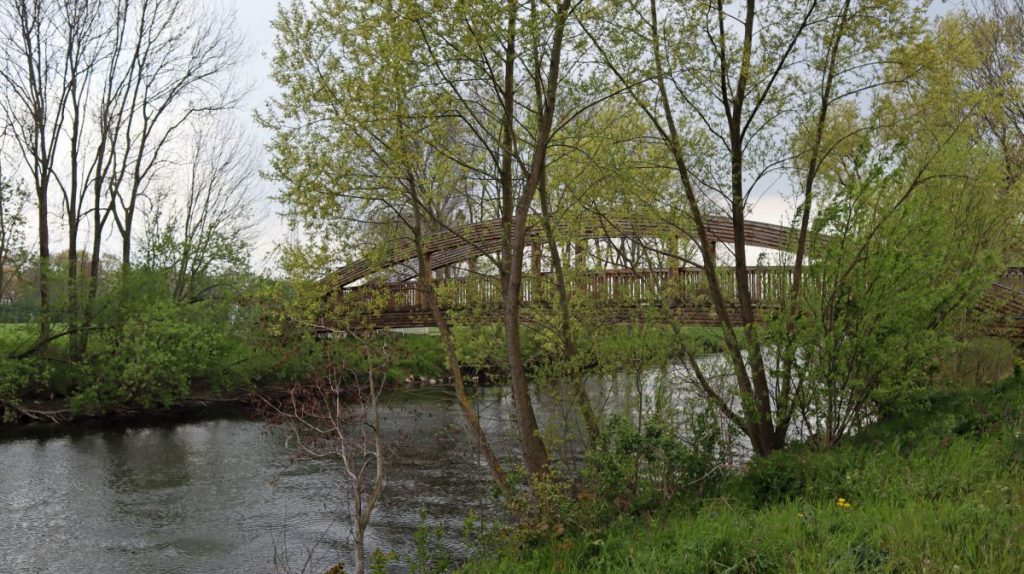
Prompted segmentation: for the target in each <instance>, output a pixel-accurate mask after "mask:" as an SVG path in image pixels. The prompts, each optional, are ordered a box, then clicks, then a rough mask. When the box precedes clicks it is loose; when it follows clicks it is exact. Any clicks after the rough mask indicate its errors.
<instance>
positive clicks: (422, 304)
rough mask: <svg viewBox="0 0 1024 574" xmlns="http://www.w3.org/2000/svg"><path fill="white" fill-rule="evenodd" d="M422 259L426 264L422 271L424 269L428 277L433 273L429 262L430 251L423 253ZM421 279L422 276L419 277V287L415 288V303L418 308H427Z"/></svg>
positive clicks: (425, 293)
mask: <svg viewBox="0 0 1024 574" xmlns="http://www.w3.org/2000/svg"><path fill="white" fill-rule="evenodd" d="M423 259H424V262H425V263H426V266H427V268H426V269H424V270H423V271H424V273H425V275H426V277H427V278H430V277H432V275H433V273H434V266H433V264H431V262H430V252H429V251H428V252H427V253H424V254H423ZM423 279H424V278H423V277H420V288H419V289H417V290H416V303H417V305H418V306H419V308H420V309H426V308H427V292H426V291H425V288H426V286H425V285H424V284H423Z"/></svg>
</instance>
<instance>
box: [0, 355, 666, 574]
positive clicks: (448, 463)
mask: <svg viewBox="0 0 1024 574" xmlns="http://www.w3.org/2000/svg"><path fill="white" fill-rule="evenodd" d="M663 374H664V373H663V372H660V371H645V372H643V373H641V372H639V371H638V372H636V373H635V374H634V376H633V377H630V376H627V375H621V374H620V375H619V376H616V377H610V378H593V379H591V380H589V381H588V385H587V386H588V390H589V392H590V395H591V399H592V401H593V402H594V405H595V407H596V408H597V409H598V410H599V411H602V412H605V413H608V412H613V411H615V410H617V409H620V408H621V407H622V406H623V405H625V404H627V402H629V401H634V403H633V404H634V406H635V405H636V403H635V401H636V398H637V397H645V396H646V398H644V399H643V401H642V404H645V405H647V406H645V408H649V405H650V404H653V402H654V401H653V400H652V399H651V393H652V389H653V385H654V384H655V381H656V380H658V379H659V377H660V376H661V375H663ZM678 393H680V394H679V395H678V396H677V397H675V398H674V399H673V402H682V401H683V400H684V398H685V397H684V395H685V394H686V392H685V391H684V390H679V391H678ZM508 395H509V393H508V389H506V388H502V387H491V388H485V389H481V390H479V391H478V392H476V393H475V394H474V396H473V401H474V406H475V408H476V409H477V411H478V414H479V415H480V418H481V422H482V424H483V426H484V427H485V430H486V432H487V434H488V436H489V437H490V438H491V441H492V443H493V444H494V446H495V450H496V451H497V452H499V453H500V454H502V455H503V456H504V457H505V458H506V460H509V461H511V462H513V463H514V462H516V461H517V460H518V456H517V454H516V446H515V445H516V441H515V439H514V424H513V422H512V421H511V417H510V411H511V399H510V398H509V396H508ZM567 395H568V393H563V394H561V395H559V394H557V393H547V394H545V393H542V392H537V393H536V397H535V398H536V399H537V401H538V402H537V403H535V406H536V407H537V408H538V416H539V418H540V419H541V423H542V426H543V427H545V428H547V429H548V431H549V432H551V430H552V429H557V430H556V431H555V435H556V436H557V438H558V440H552V441H551V442H550V446H551V448H552V449H553V454H554V455H555V456H556V457H558V458H559V459H560V460H561V461H562V462H563V463H564V464H565V465H566V466H567V467H568V469H569V471H570V472H571V471H572V469H573V468H572V465H574V464H577V463H578V462H579V456H578V455H579V448H578V444H579V443H578V442H577V441H574V440H573V439H572V438H571V437H573V436H576V437H578V436H580V435H581V434H582V429H581V428H580V427H579V423H578V421H575V420H574V419H575V418H576V417H574V414H573V413H574V412H575V408H574V407H573V406H572V405H571V404H570V402H569V401H567V400H565V399H563V400H562V401H561V402H560V401H559V400H556V399H555V397H556V396H562V397H565V396H567ZM540 397H546V398H540ZM383 411H384V412H383V416H384V423H383V427H384V429H385V435H386V440H387V443H388V444H389V445H390V447H391V451H390V453H389V455H388V457H387V468H388V479H389V480H388V485H387V488H386V490H385V493H384V497H383V499H382V500H381V502H380V504H379V506H378V509H377V511H376V512H375V513H374V515H373V520H372V523H371V526H370V529H369V530H368V532H367V548H368V550H372V549H374V548H380V549H382V550H384V551H392V550H393V551H395V552H396V553H397V554H398V556H399V558H400V560H399V563H398V564H396V565H395V566H394V567H393V568H392V569H391V571H394V572H404V571H406V569H407V565H408V561H409V557H410V556H411V555H412V554H413V553H414V550H415V546H414V544H413V534H414V533H415V532H416V529H417V528H418V527H419V526H420V525H421V523H422V520H423V518H422V517H425V519H426V523H427V524H429V525H431V526H436V525H444V526H445V536H444V538H443V540H442V541H441V543H442V544H443V546H444V547H445V548H446V549H447V550H448V551H449V552H450V553H451V555H452V556H453V557H454V558H456V559H462V558H465V557H466V556H467V555H469V554H470V552H471V549H470V548H468V547H467V546H466V545H465V543H464V539H463V532H462V525H463V522H464V519H465V518H466V516H467V515H468V514H469V513H471V512H472V513H473V514H475V515H477V516H484V517H495V516H497V514H496V513H497V512H498V508H497V505H496V504H495V502H494V498H493V488H492V484H491V481H490V478H489V475H488V472H487V469H486V466H485V465H484V463H483V461H482V459H481V458H480V456H479V449H477V448H476V445H474V444H473V441H472V440H470V439H469V438H468V435H467V434H466V431H465V427H464V421H463V416H462V413H461V411H460V410H459V409H458V407H457V405H456V404H455V402H454V400H453V399H452V397H451V392H450V391H449V390H444V389H437V388H427V389H419V390H410V391H402V392H400V393H395V394H393V395H390V396H389V397H388V401H387V406H386V407H385V408H384V409H383ZM285 439H286V437H285V436H284V434H283V432H282V431H281V430H275V429H274V428H273V427H270V426H268V425H267V424H266V423H264V422H260V421H258V420H252V419H247V418H242V417H238V416H236V417H228V418H217V419H209V420H198V421H191V422H188V421H177V422H174V423H168V424H160V425H149V426H130V425H116V426H104V427H98V428H97V427H95V426H93V427H90V428H82V427H77V428H76V427H71V428H63V429H60V430H59V431H58V432H57V433H56V434H54V433H53V432H49V433H45V434H44V433H40V432H35V431H26V430H25V429H21V430H18V431H16V433H13V434H12V433H10V432H8V434H7V435H0V574H8V573H11V574H49V573H52V574H70V573H79V572H81V573H93V572H95V573H103V574H117V573H126V574H149V573H190V574H191V573H221V572H223V573H248V572H289V571H290V572H303V571H305V572H313V573H318V574H319V573H321V572H324V571H325V570H326V569H327V568H329V567H330V566H331V565H334V564H336V563H339V562H342V563H346V564H349V565H350V554H351V530H350V528H351V527H350V520H349V515H348V508H349V506H348V491H347V490H346V489H345V488H344V486H343V483H341V469H340V467H339V465H338V464H337V463H335V462H330V461H313V460H293V458H294V457H293V454H294V452H295V451H294V448H292V447H289V446H288V445H287V444H286V440H285ZM564 439H568V440H564ZM307 559H308V561H307ZM304 567H305V570H303V568H304Z"/></svg>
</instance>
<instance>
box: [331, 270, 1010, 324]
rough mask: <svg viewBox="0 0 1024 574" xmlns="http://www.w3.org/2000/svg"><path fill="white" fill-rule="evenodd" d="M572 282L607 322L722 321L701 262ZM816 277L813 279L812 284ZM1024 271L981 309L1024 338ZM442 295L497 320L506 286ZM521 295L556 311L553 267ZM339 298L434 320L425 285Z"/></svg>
mask: <svg viewBox="0 0 1024 574" xmlns="http://www.w3.org/2000/svg"><path fill="white" fill-rule="evenodd" d="M718 273H719V281H720V283H721V284H722V285H723V286H724V287H725V296H726V299H727V303H728V304H729V306H730V307H729V309H730V316H729V321H730V323H732V324H739V323H740V316H739V310H738V307H737V306H736V294H735V270H734V269H732V268H728V267H722V268H719V270H718ZM748 273H749V279H750V281H749V283H750V289H751V298H752V300H753V303H754V306H755V312H756V314H757V319H758V320H764V319H767V318H769V317H770V316H771V315H772V313H773V312H774V311H775V310H777V309H779V308H780V302H781V301H783V300H784V299H783V298H784V297H785V295H786V293H787V291H788V290H789V289H790V286H791V282H792V268H789V267H754V268H751V269H749V270H748ZM568 279H569V282H570V289H571V290H572V292H573V294H574V303H573V304H574V305H577V306H580V307H586V306H588V305H589V306H590V307H591V308H592V309H594V310H595V311H596V312H597V313H599V314H600V316H601V320H603V321H605V322H621V321H627V320H634V319H635V318H637V317H638V316H640V315H641V314H642V315H644V316H645V318H646V319H647V320H657V321H664V322H675V323H680V324H686V325H709V326H710V325H718V324H719V319H718V317H717V316H716V315H715V313H714V311H713V309H712V306H711V301H710V297H709V296H708V292H707V287H706V279H705V277H704V275H703V271H702V270H701V269H697V268H681V269H650V270H643V271H637V272H634V271H631V270H606V271H586V272H574V271H570V272H569V275H568ZM813 283H814V280H813V278H810V280H809V284H810V285H809V286H813ZM1022 285H1024V272H1022V270H1020V269H1017V268H1013V269H1010V270H1008V271H1007V272H1006V273H1005V274H1004V276H1003V277H1002V278H1001V279H1000V280H999V281H997V282H995V283H993V286H992V288H991V289H989V291H988V292H987V293H986V294H985V296H984V297H983V298H982V300H981V301H980V302H979V304H978V305H977V311H978V312H981V313H984V314H985V315H986V316H987V319H988V327H987V328H988V331H989V333H991V334H993V335H997V336H1001V337H1006V338H1010V339H1015V340H1024V291H1022V290H1021V288H1020V287H1021V286H1022ZM436 292H437V295H438V302H439V304H440V306H441V309H442V311H443V312H445V313H446V314H448V315H455V314H460V313H461V314H464V315H465V316H466V317H472V319H473V320H475V321H498V320H500V312H501V304H502V301H501V286H500V284H499V282H498V279H497V278H496V277H493V276H482V275H481V276H469V277H458V278H451V279H439V280H437V282H436ZM522 301H523V303H524V308H525V309H526V310H527V312H526V313H525V314H524V319H525V320H526V321H530V320H535V319H537V318H539V317H543V316H544V315H545V314H546V313H547V312H548V310H551V312H553V309H554V304H555V302H556V301H557V293H556V291H555V286H554V283H553V277H552V276H551V274H547V273H545V274H530V275H527V276H525V277H524V283H523V290H522ZM336 303H337V304H341V305H344V306H347V307H352V308H359V309H361V310H362V311H361V315H362V316H363V317H365V320H366V321H367V322H369V323H371V324H372V325H374V326H375V327H378V328H406V327H425V326H433V325H434V320H433V317H432V316H431V313H430V310H429V309H428V307H427V305H426V301H425V298H424V296H423V293H422V290H421V289H420V284H419V283H417V282H414V281H403V282H396V283H389V284H384V285H380V286H376V287H374V286H364V287H356V288H348V289H343V290H341V291H340V292H339V296H338V298H337V299H336Z"/></svg>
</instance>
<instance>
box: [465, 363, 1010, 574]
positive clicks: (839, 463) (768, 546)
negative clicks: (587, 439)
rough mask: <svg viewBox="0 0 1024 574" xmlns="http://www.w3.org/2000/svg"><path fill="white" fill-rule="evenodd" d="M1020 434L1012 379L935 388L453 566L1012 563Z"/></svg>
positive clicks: (977, 566)
mask: <svg viewBox="0 0 1024 574" xmlns="http://www.w3.org/2000/svg"><path fill="white" fill-rule="evenodd" d="M1022 435H1024V381H1022V380H1021V379H1019V378H1013V379H1009V380H1007V381H1004V382H1003V383H1001V384H999V385H994V386H988V387H985V388H977V387H971V388H951V389H942V390H939V391H935V392H933V393H932V394H931V395H930V396H929V400H927V401H924V402H922V403H921V404H919V405H918V406H917V407H915V408H913V409H910V410H907V411H906V412H904V413H903V414H900V415H898V416H894V417H892V418H890V419H887V420H884V421H881V422H878V423H876V424H874V425H872V426H871V427H869V428H868V429H866V430H865V431H864V432H862V433H861V434H859V435H858V436H856V437H854V438H853V439H851V440H850V441H849V443H848V444H844V445H842V446H840V447H837V448H834V449H831V450H828V451H823V452H822V451H815V450H813V449H810V448H793V449H792V450H791V451H790V452H781V453H775V454H773V455H771V456H769V457H763V458H760V459H758V460H756V461H755V462H753V463H752V464H751V465H750V467H749V468H748V471H747V472H745V473H742V474H739V475H737V476H735V477H734V478H731V479H728V480H726V481H725V482H724V483H723V485H722V486H721V488H720V489H718V490H717V491H716V492H717V493H718V496H717V497H715V498H711V499H709V500H708V501H706V502H705V503H703V504H701V505H699V506H698V507H697V508H696V509H695V510H693V509H687V508H685V507H683V508H680V507H674V508H669V509H666V511H662V512H660V513H657V514H654V515H653V516H649V517H648V516H641V517H629V518H624V519H620V520H617V521H614V522H610V523H609V524H608V525H607V527H606V528H603V529H601V530H599V531H591V532H585V533H580V534H577V535H573V536H570V537H568V538H563V539H561V540H557V541H548V542H543V543H541V544H539V545H537V546H533V547H529V548H527V549H525V550H522V551H517V552H505V553H503V554H501V555H498V556H492V557H488V558H484V559H482V560H480V561H477V562H473V563H470V564H468V565H467V566H466V567H465V568H464V571H466V572H488V573H507V572H531V573H533V572H609V573H611V572H638V573H639V572H682V573H691V572H692V573H709V572H806V573H815V574H817V573H828V574H840V573H851V574H852V573H865V572H871V573H876V572H877V573H883V572H884V573H895V572H911V571H928V572H965V573H966V572H978V573H982V572H1014V571H1017V570H1018V569H1019V565H1020V564H1021V563H1022V561H1024V554H1022V550H1021V547H1020V545H1019V544H1017V543H1016V541H1017V540H1018V539H1019V538H1020V536H1022V535H1024V527H1022V526H1021V525H1022V524H1024V464H1022V463H1024V439H1022V438H1021V437H1022ZM840 498H842V499H843V500H844V501H845V503H846V504H848V506H844V505H841V504H837V502H838V499H840Z"/></svg>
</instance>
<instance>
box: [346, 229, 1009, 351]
mask: <svg viewBox="0 0 1024 574" xmlns="http://www.w3.org/2000/svg"><path fill="white" fill-rule="evenodd" d="M742 227H743V238H744V240H745V244H746V246H747V248H748V250H747V253H748V261H749V260H750V259H751V254H752V252H753V253H754V254H756V253H758V252H764V250H770V251H775V252H790V251H792V246H793V245H794V244H795V230H794V229H792V228H789V227H785V226H780V225H774V224H770V223H763V222H757V221H750V220H747V221H744V222H743V226H742ZM553 231H554V234H555V236H556V237H572V240H571V241H569V242H567V243H559V246H558V250H559V255H560V257H561V259H562V263H563V268H564V269H566V270H567V272H566V278H567V282H568V283H569V286H570V289H571V291H572V292H573V294H574V297H576V298H577V299H574V301H579V299H578V298H579V297H581V296H583V297H586V300H587V301H586V302H587V303H589V304H591V305H592V306H593V307H594V308H597V309H599V312H600V313H602V315H603V316H604V317H605V318H606V319H607V320H609V321H618V320H624V319H628V318H632V317H635V316H637V313H638V312H639V311H643V310H646V311H649V313H648V314H647V316H648V317H654V318H656V319H658V320H663V321H666V322H680V323H684V324H692V325H718V324H719V318H718V317H717V316H716V314H715V313H714V310H713V309H712V306H711V304H710V298H709V296H708V292H707V286H706V285H707V279H706V278H705V276H704V270H703V268H702V267H701V266H700V265H702V264H703V262H701V261H699V256H696V255H694V253H695V250H694V249H693V245H694V244H695V234H694V233H693V232H692V231H690V230H685V229H682V228H679V227H675V226H671V225H667V224H660V223H649V224H638V223H636V222H635V221H628V220H624V219H602V220H596V219H595V220H593V221H586V222H579V221H575V222H571V223H561V224H558V225H557V226H556V228H555V229H554V230H553ZM706 231H707V234H708V239H709V240H710V241H711V242H713V243H714V244H716V245H722V244H724V246H723V248H721V249H718V251H719V252H724V253H728V252H730V249H729V245H733V244H735V240H736V233H735V230H734V226H733V222H732V220H731V219H730V218H727V217H710V218H708V219H707V222H706ZM527 233H528V236H527V246H528V247H527V251H528V254H527V256H526V261H527V264H528V265H529V270H528V271H524V276H523V288H522V300H523V303H524V306H525V307H526V308H528V309H531V311H536V310H537V309H536V308H540V310H541V311H540V314H543V313H544V311H545V310H546V309H553V308H554V305H555V303H556V302H557V294H556V291H555V282H554V276H553V274H552V273H551V272H550V249H549V247H548V242H547V240H546V235H545V233H544V230H543V229H542V228H541V227H540V225H533V226H531V227H529V228H528V230H527ZM502 237H503V233H502V222H501V221H500V220H489V221H484V222H481V223H476V224H472V225H466V226H462V227H459V228H457V229H451V230H446V231H443V232H440V233H435V234H432V235H430V236H428V237H426V238H425V239H424V241H423V250H424V253H425V256H426V260H427V264H428V266H429V267H430V269H431V271H432V273H433V274H434V279H435V280H434V283H435V290H436V292H437V294H438V301H439V304H440V306H441V308H442V310H443V311H444V312H446V313H452V312H460V311H467V312H468V311H470V310H471V311H472V314H473V317H474V318H476V319H481V318H483V319H488V318H490V319H493V320H497V319H498V318H499V317H500V315H499V313H500V309H501V286H500V282H499V279H498V276H497V271H496V268H495V267H494V266H493V264H492V263H491V261H492V258H493V257H495V256H496V254H498V253H500V251H501V249H502ZM816 240H817V241H827V238H817V239H816ZM751 248H754V249H751ZM688 253H689V254H690V256H689V257H688V256H687V255H688ZM694 258H696V260H694ZM769 259H770V258H769ZM680 261H686V262H687V263H688V264H687V265H683V266H680V265H679V262H680ZM417 268H418V265H417V263H416V247H415V244H414V243H413V242H412V241H411V240H408V239H402V240H397V241H395V242H393V243H392V244H391V246H390V247H389V248H387V249H385V250H383V251H382V252H380V253H375V254H374V256H372V257H367V258H365V259H361V260H359V261H356V262H354V263H352V264H350V265H347V266H345V267H341V268H339V269H336V270H335V271H334V272H333V273H332V274H331V275H330V277H329V280H330V283H331V285H332V288H333V289H334V293H335V297H334V301H335V304H341V305H345V304H346V303H347V304H349V305H351V304H352V303H355V302H357V301H363V299H364V298H363V297H361V294H369V293H370V292H372V293H373V294H374V295H373V297H374V303H373V304H372V305H369V306H367V309H372V310H365V311H362V312H361V314H362V317H361V318H362V320H363V321H365V322H366V323H368V324H370V325H372V326H374V327H378V328H405V327H423V326H433V325H434V320H433V318H432V316H431V313H430V309H429V308H428V306H427V304H426V298H425V296H424V293H423V289H422V288H421V284H420V283H419V282H418V281H417V280H416V277H417V275H418V273H417ZM716 273H717V274H718V276H719V280H720V284H721V285H723V288H724V291H725V294H726V298H727V300H729V301H731V302H732V303H733V313H731V315H732V316H731V317H730V322H731V323H732V324H739V323H740V322H741V321H740V318H739V311H738V307H737V306H736V305H735V301H736V296H735V291H736V278H735V269H734V268H733V267H730V266H726V265H717V266H716ZM747 273H748V277H749V285H750V291H751V299H752V301H753V303H754V306H755V309H756V313H758V314H759V317H758V318H759V319H760V318H763V317H767V316H768V315H770V313H771V312H772V311H774V310H776V309H778V308H779V305H778V302H779V301H781V300H782V299H781V297H782V296H783V295H784V294H785V293H786V291H787V290H788V289H789V288H790V287H791V285H792V275H793V271H792V268H791V267H788V266H779V265H754V266H749V267H748V269H747ZM1022 287H1024V269H1022V268H1011V269H1009V270H1007V272H1006V273H1005V274H1004V275H1003V276H1002V277H1001V278H999V279H998V280H996V281H995V282H994V283H993V285H992V288H991V289H990V290H989V291H988V292H987V293H986V295H985V297H984V298H983V300H982V302H981V303H980V304H979V306H978V307H979V310H980V311H984V312H985V313H986V314H987V317H988V318H989V319H994V320H992V321H990V322H991V323H992V324H991V326H990V327H989V331H990V332H991V333H992V334H996V335H999V336H1004V337H1009V338H1013V339H1016V340H1024V290H1022ZM356 306H357V307H360V308H362V306H359V305H356Z"/></svg>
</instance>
